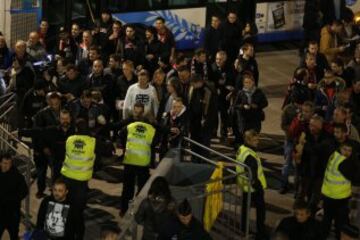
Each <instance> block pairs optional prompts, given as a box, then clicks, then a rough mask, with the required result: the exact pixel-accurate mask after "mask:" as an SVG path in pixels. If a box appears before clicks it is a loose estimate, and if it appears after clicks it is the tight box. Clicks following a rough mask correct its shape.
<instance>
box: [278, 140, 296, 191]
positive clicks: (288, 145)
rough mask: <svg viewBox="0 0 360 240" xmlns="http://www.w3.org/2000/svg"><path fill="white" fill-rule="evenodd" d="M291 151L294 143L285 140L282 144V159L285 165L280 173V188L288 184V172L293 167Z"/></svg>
mask: <svg viewBox="0 0 360 240" xmlns="http://www.w3.org/2000/svg"><path fill="white" fill-rule="evenodd" d="M293 149H294V142H293V141H291V140H285V143H284V159H285V163H284V166H283V168H282V171H281V175H282V178H283V182H282V186H283V187H285V186H287V185H288V183H289V175H290V171H291V170H293V169H294V165H293V158H292V154H293Z"/></svg>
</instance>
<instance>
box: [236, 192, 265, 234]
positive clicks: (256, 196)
mask: <svg viewBox="0 0 360 240" xmlns="http://www.w3.org/2000/svg"><path fill="white" fill-rule="evenodd" d="M248 194H249V193H247V192H244V194H243V201H242V208H241V212H242V214H241V229H242V231H243V232H245V227H246V218H247V197H248ZM250 194H251V206H254V207H255V208H256V230H257V233H256V239H259V240H260V239H261V240H262V239H267V238H268V236H267V232H266V227H265V216H266V208H265V200H264V190H260V191H255V192H253V193H250Z"/></svg>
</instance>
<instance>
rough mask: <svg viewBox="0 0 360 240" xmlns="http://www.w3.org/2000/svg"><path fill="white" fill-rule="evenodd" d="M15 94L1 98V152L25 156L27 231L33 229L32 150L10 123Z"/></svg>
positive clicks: (25, 214) (25, 217) (25, 221)
mask: <svg viewBox="0 0 360 240" xmlns="http://www.w3.org/2000/svg"><path fill="white" fill-rule="evenodd" d="M14 100H15V94H14V93H8V94H5V95H3V96H1V97H0V102H1V103H0V112H2V114H1V115H0V150H1V151H8V150H12V151H14V152H15V154H16V155H17V156H24V155H26V156H25V161H26V162H25V166H26V167H25V170H24V171H23V172H21V173H22V174H23V175H24V177H25V180H26V183H27V185H28V189H29V194H28V195H27V197H26V198H25V201H24V205H25V206H24V209H23V213H24V223H25V226H26V228H27V229H30V228H31V221H30V185H31V166H32V156H33V155H32V150H31V148H30V147H29V146H27V145H26V144H25V143H23V142H22V141H20V140H19V139H18V138H17V137H16V136H15V135H14V134H13V133H11V131H12V129H13V126H14V125H13V123H12V122H11V121H10V114H11V112H12V111H13V110H14V109H15V101H14Z"/></svg>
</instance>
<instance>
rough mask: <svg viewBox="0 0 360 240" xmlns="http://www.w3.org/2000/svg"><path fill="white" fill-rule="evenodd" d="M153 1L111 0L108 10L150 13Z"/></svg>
mask: <svg viewBox="0 0 360 240" xmlns="http://www.w3.org/2000/svg"><path fill="white" fill-rule="evenodd" d="M152 1H153V0H121V1H119V0H109V1H108V9H109V10H110V11H112V12H125V11H148V10H150V9H149V8H150V6H151V3H152Z"/></svg>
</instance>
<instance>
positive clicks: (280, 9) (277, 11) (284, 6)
mask: <svg viewBox="0 0 360 240" xmlns="http://www.w3.org/2000/svg"><path fill="white" fill-rule="evenodd" d="M304 6H305V0H296V1H278V2H270V3H259V4H257V5H256V24H257V25H258V26H260V31H259V33H268V32H276V31H296V30H301V29H302V22H303V16H304ZM265 12H266V13H265Z"/></svg>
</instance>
